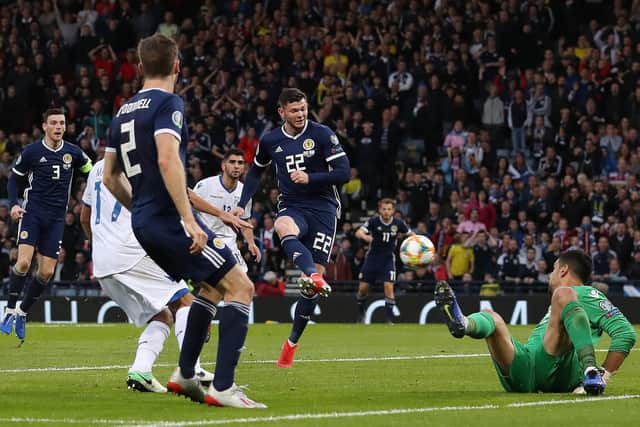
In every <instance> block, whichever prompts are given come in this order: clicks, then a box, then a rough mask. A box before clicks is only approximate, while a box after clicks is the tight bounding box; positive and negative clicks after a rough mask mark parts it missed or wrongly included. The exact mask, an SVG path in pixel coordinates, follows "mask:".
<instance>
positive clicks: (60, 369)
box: [0, 349, 608, 374]
mask: <svg viewBox="0 0 640 427" xmlns="http://www.w3.org/2000/svg"><path fill="white" fill-rule="evenodd" d="M606 351H608V350H605V349H599V350H596V352H606ZM489 356H490V355H489V353H466V354H464V353H463V354H423V355H416V356H381V357H343V358H335V359H329V358H327V359H298V360H296V363H336V362H337V363H353V362H387V361H398V360H428V359H467V358H475V357H489ZM273 363H276V360H246V361H242V362H240V364H242V365H265V364H273ZM202 365H205V366H206V365H210V366H212V365H214V363H213V362H207V363H202ZM154 366H156V367H160V368H171V367H174V366H176V365H175V363H157V364H155V365H154ZM129 367H130V365H99V366H68V367H67V366H59V367H58V366H52V367H44V368H13V369H0V374H20V373H28V372H77V371H109V370H112V369H127V368H129Z"/></svg>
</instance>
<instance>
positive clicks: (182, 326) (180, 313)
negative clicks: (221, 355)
mask: <svg viewBox="0 0 640 427" xmlns="http://www.w3.org/2000/svg"><path fill="white" fill-rule="evenodd" d="M190 308H191V307H180V308H179V309H178V310H177V311H176V323H175V325H174V333H175V334H176V339H177V340H178V350H182V341H184V333H185V331H186V330H187V319H188V318H189V309H190ZM200 369H202V368H201V367H200V358H199V357H198V360H196V366H195V371H196V374H197V373H198V372H199V371H200Z"/></svg>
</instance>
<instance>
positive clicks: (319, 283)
mask: <svg viewBox="0 0 640 427" xmlns="http://www.w3.org/2000/svg"><path fill="white" fill-rule="evenodd" d="M298 285H299V286H300V288H301V289H302V291H303V292H305V293H307V294H310V295H313V294H319V295H320V296H321V297H328V296H329V294H330V293H331V286H329V284H328V283H327V282H326V280H324V278H323V277H322V274H320V273H313V274H312V275H311V276H309V277H306V276H305V277H300V278H299V279H298Z"/></svg>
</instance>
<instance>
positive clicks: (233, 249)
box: [224, 240, 249, 273]
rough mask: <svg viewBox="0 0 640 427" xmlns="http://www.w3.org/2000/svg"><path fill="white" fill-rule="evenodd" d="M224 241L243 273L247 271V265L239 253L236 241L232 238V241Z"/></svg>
mask: <svg viewBox="0 0 640 427" xmlns="http://www.w3.org/2000/svg"><path fill="white" fill-rule="evenodd" d="M224 243H225V245H227V247H228V248H229V250H231V253H232V254H233V258H234V259H235V260H236V263H238V265H239V266H240V268H241V269H242V271H244V272H245V273H246V272H247V271H249V267H247V263H246V262H245V260H244V258H243V257H242V254H241V253H240V250H239V249H238V245H237V244H236V241H235V240H233V241H229V240H225V241H224Z"/></svg>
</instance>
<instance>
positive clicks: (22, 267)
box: [14, 258, 31, 274]
mask: <svg viewBox="0 0 640 427" xmlns="http://www.w3.org/2000/svg"><path fill="white" fill-rule="evenodd" d="M29 267H31V260H28V261H27V260H26V259H20V258H18V261H17V262H16V264H15V267H14V268H15V269H16V271H17V272H18V273H24V274H26V273H27V272H28V271H29Z"/></svg>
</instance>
